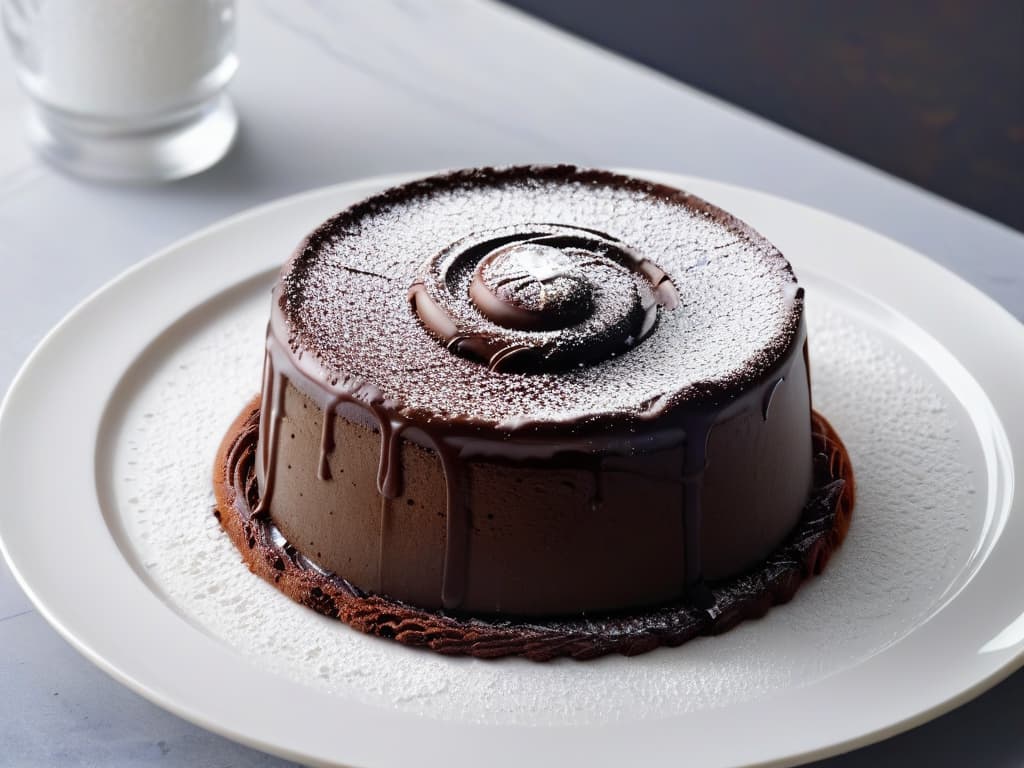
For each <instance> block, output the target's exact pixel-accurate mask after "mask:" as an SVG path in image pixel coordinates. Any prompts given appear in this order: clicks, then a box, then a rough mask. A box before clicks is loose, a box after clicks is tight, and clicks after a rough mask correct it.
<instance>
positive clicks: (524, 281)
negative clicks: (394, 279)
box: [409, 223, 679, 373]
mask: <svg viewBox="0 0 1024 768" xmlns="http://www.w3.org/2000/svg"><path fill="white" fill-rule="evenodd" d="M464 295H468V296H469V297H470V298H471V299H472V301H471V302H469V303H465V302H460V301H458V300H457V299H458V298H459V297H461V296H464ZM409 302H410V304H411V305H412V309H413V311H414V312H415V313H416V315H417V317H419V319H420V321H421V322H422V323H423V325H424V326H425V327H426V328H427V329H428V330H429V331H430V332H431V333H432V334H434V335H435V336H436V337H437V338H438V339H439V340H440V341H441V342H442V343H443V344H444V345H445V346H446V347H447V348H448V349H449V350H451V351H452V352H455V353H456V354H459V355H463V356H465V357H468V358H470V359H472V360H476V361H478V362H481V363H483V364H485V365H486V366H487V367H488V368H489V369H490V370H492V371H516V372H521V373H537V372H540V371H558V370H564V369H566V368H570V367H573V366H579V365H590V364H593V363H597V362H600V361H602V360H606V359H608V358H609V357H611V356H614V355H616V354H618V353H621V352H624V351H626V350H629V349H631V348H633V347H634V346H636V345H637V344H639V343H640V342H641V341H642V340H643V339H644V338H645V337H646V336H647V335H648V334H650V332H651V331H652V330H653V329H654V326H655V324H656V322H657V318H658V308H659V307H664V308H665V309H666V310H673V309H676V308H677V307H678V306H679V294H678V292H677V291H676V289H675V286H674V285H673V284H672V281H671V280H670V279H669V277H668V275H666V274H665V272H664V271H663V270H662V269H661V268H660V267H658V266H657V265H655V264H654V263H653V262H651V261H650V260H648V259H646V258H644V257H643V256H641V255H638V254H637V253H636V252H634V251H633V250H632V249H631V248H629V247H628V246H626V245H625V244H623V243H622V242H620V241H619V240H618V239H617V238H614V237H612V236H611V235H607V234H604V233H601V232H597V231H596V230H591V229H585V228H580V227H574V226H568V225H564V224H530V223H527V224H522V225H518V226H514V227H503V228H501V229H497V230H493V231H490V232H483V233H477V234H473V235H470V236H468V237H466V238H464V239H462V240H460V241H458V242H456V243H454V244H452V245H451V246H449V247H448V248H446V249H444V250H443V251H441V252H440V253H439V254H437V255H436V256H435V257H434V258H432V259H431V260H430V262H429V263H428V264H427V265H426V267H425V268H424V269H423V272H422V274H421V276H420V277H419V278H418V279H417V280H416V282H414V283H413V285H412V287H411V288H410V289H409Z"/></svg>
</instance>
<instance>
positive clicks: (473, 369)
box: [284, 168, 800, 424]
mask: <svg viewBox="0 0 1024 768" xmlns="http://www.w3.org/2000/svg"><path fill="white" fill-rule="evenodd" d="M702 206H706V204H704V203H703V202H702V201H699V200H696V199H694V198H686V197H685V196H684V195H682V194H681V193H677V194H676V196H675V197H672V196H670V194H668V193H667V192H666V191H665V190H664V189H663V188H662V189H660V190H658V189H657V188H655V187H653V186H652V185H650V184H647V183H644V182H635V181H632V182H631V181H628V180H625V179H624V178H623V177H614V176H611V175H606V174H600V173H597V172H576V171H568V170H566V169H565V168H563V169H561V170H558V169H547V170H544V169H540V170H538V169H534V170H533V171H532V172H531V173H524V172H523V169H511V170H508V171H488V172H484V171H477V172H475V173H473V174H469V173H463V174H456V175H452V176H448V177H437V178H435V179H432V180H427V181H421V182H417V183H414V184H412V185H409V186H408V187H405V188H400V190H398V191H397V192H393V193H391V196H390V197H389V196H388V194H387V193H385V195H384V196H383V197H380V198H376V199H375V200H372V201H370V202H368V203H364V204H362V205H360V206H357V207H356V208H354V209H352V212H351V213H347V214H342V215H341V216H339V217H338V218H337V219H335V220H333V221H332V222H329V223H328V224H326V225H325V226H324V227H323V228H321V229H320V230H319V231H318V232H317V233H315V234H314V236H313V237H312V238H311V240H310V243H309V245H308V246H307V247H306V248H305V249H304V250H303V251H302V252H301V253H300V254H299V255H298V256H297V258H296V260H295V263H294V267H293V269H292V271H291V272H290V274H287V275H286V276H285V291H284V296H285V310H286V313H287V315H288V317H289V319H290V320H291V323H292V325H293V329H294V330H295V334H294V336H293V342H294V343H295V344H296V345H297V347H298V348H299V349H302V350H303V351H304V353H305V352H306V351H309V352H312V353H313V354H315V355H316V356H317V357H318V358H319V360H320V363H321V364H322V365H323V366H324V367H325V368H326V369H327V370H331V371H336V372H339V373H341V374H349V375H355V376H357V377H359V378H361V379H365V380H367V381H372V382H375V383H377V384H378V385H379V386H380V387H381V388H382V389H383V390H384V392H385V394H386V395H387V396H388V397H390V398H393V399H394V400H397V401H398V402H400V403H402V404H403V405H404V406H406V407H407V408H409V409H412V410H416V411H419V412H424V413H427V414H431V415H437V416H440V417H469V418H472V419H474V420H477V421H486V422H491V423H495V424H497V423H503V422H504V423H507V422H511V421H516V420H519V419H523V418H531V419H533V420H540V421H543V420H552V421H559V420H568V419H574V418H579V417H583V416H587V415H592V414H599V413H637V412H639V411H640V410H641V409H642V404H643V403H648V402H653V401H655V400H658V399H659V398H661V399H662V400H664V399H665V398H666V397H667V398H670V399H671V398H685V397H687V396H688V394H689V393H691V392H694V391H695V390H703V389H707V388H708V387H713V386H715V385H725V386H728V385H732V384H737V383H740V384H742V383H749V382H751V381H754V380H756V378H757V377H758V376H759V375H761V374H763V373H764V371H765V370H766V369H767V368H769V367H770V366H771V365H772V364H773V363H775V362H776V361H777V360H778V359H779V357H780V356H781V354H782V353H783V352H784V351H785V349H786V347H787V344H788V343H789V342H790V341H791V340H792V338H793V335H794V333H795V332H796V325H797V322H798V320H799V316H800V302H799V299H798V298H796V296H795V279H794V277H793V274H792V272H791V270H790V268H789V265H788V263H787V262H786V260H785V259H784V258H783V257H782V256H781V254H779V253H778V251H776V250H775V249H774V248H773V247H772V246H771V245H770V244H769V243H767V242H766V241H765V240H764V239H763V238H760V237H759V236H757V235H756V234H755V233H753V232H751V231H750V230H748V229H746V228H744V227H743V225H741V224H739V223H738V222H735V221H734V220H731V219H729V218H728V217H727V216H726V215H725V214H721V212H717V211H716V210H714V209H710V208H706V207H702ZM530 222H550V223H551V224H556V225H557V224H564V225H571V226H574V227H581V228H588V229H592V230H597V231H600V232H604V233H607V234H608V235H610V236H612V237H614V238H617V239H618V240H620V241H621V242H622V243H623V244H624V245H625V246H626V247H628V248H630V249H632V250H634V251H635V252H636V253H637V254H638V255H640V256H641V257H644V258H647V259H649V260H651V261H652V262H654V263H655V264H657V265H658V266H659V267H660V268H661V269H663V270H664V271H665V272H666V273H667V274H668V276H669V277H670V278H671V280H672V282H673V283H674V285H675V286H676V289H677V291H678V293H679V297H680V300H681V304H680V306H679V307H678V308H676V309H674V310H669V309H664V308H663V309H661V310H659V313H660V319H659V325H658V327H657V328H656V329H655V332H654V333H653V334H651V335H650V336H649V337H648V338H647V339H646V340H644V341H643V342H641V343H640V344H638V345H636V347H635V348H633V349H631V350H629V351H628V352H626V353H624V354H621V355H617V356H616V357H614V358H612V359H609V360H607V361H605V362H602V363H600V364H597V365H593V366H590V367H587V368H584V369H580V370H574V371H569V372H562V373H559V374H533V375H523V374H512V373H493V372H490V371H488V370H487V368H486V367H485V366H481V365H480V364H479V363H477V362H475V361H471V360H466V359H462V358H460V357H458V356H456V355H454V354H452V353H451V352H450V351H448V350H447V349H445V348H444V347H443V346H442V345H441V344H439V343H438V340H437V339H436V338H434V337H433V336H432V335H431V334H430V333H428V332H427V331H426V329H425V328H424V327H423V326H422V325H421V324H420V322H419V320H418V319H417V318H416V316H415V314H414V313H413V312H412V311H411V308H410V305H409V302H408V299H407V291H408V289H409V286H410V285H412V284H413V282H414V281H415V280H416V279H417V276H418V274H419V273H420V272H421V270H422V269H423V267H424V265H425V264H426V263H427V262H428V261H429V260H430V259H432V258H433V257H435V256H436V255H437V254H438V253H440V252H442V251H443V250H444V249H446V248H447V247H449V246H450V245H452V244H453V243H456V242H458V241H460V240H462V239H463V238H466V237H467V236H469V235H472V234H474V233H480V232H485V231H489V230H495V229H498V228H501V227H505V226H521V225H524V224H527V223H530ZM454 299H455V301H457V302H461V304H460V306H459V307H458V310H459V313H460V314H461V313H463V312H465V313H472V312H475V310H473V309H472V307H471V306H470V305H469V301H470V300H469V298H468V297H466V296H456V297H454ZM559 333H570V334H571V331H560V332H559Z"/></svg>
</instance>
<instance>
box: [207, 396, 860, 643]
mask: <svg viewBox="0 0 1024 768" xmlns="http://www.w3.org/2000/svg"><path fill="white" fill-rule="evenodd" d="M259 416H260V408H259V398H258V397H257V398H255V399H253V400H252V401H251V402H250V403H249V404H248V405H247V406H246V407H245V408H244V409H243V410H242V412H241V414H239V416H238V418H237V419H235V421H234V423H233V424H232V425H231V427H230V429H229V430H228V432H227V434H226V435H225V437H224V440H223V442H222V443H221V446H220V450H219V451H218V453H217V458H216V462H215V464H214V491H215V495H216V507H215V509H214V515H215V516H216V517H217V519H218V520H219V521H220V524H221V526H222V527H223V528H224V530H225V531H226V532H227V534H228V536H229V537H230V538H231V540H232V541H233V542H234V544H235V546H236V547H237V548H238V550H239V552H241V554H242V559H243V560H244V562H245V563H246V564H247V565H248V567H249V570H250V571H252V572H253V573H255V574H257V575H259V576H260V577H262V578H263V579H265V580H266V581H268V582H270V583H272V584H274V585H275V586H276V587H277V588H278V589H280V590H281V591H282V592H284V593H285V594H286V595H288V596H289V597H290V598H292V599H293V600H296V601H298V602H299V603H302V604H303V605H306V606H308V607H310V608H312V609H313V610H315V611H318V612H319V613H322V614H324V615H326V616H330V617H332V618H337V619H340V620H341V621H344V622H345V623H346V624H348V625H349V626H351V627H353V628H354V629H357V630H359V631H361V632H365V633H367V634H372V635H378V636H380V637H386V638H392V639H394V640H397V641H398V642H401V643H405V644H406V645H412V646H420V647H425V648H429V649H431V650H433V651H437V652H438V653H443V654H449V655H467V656H476V657H479V658H497V657H501V656H523V657H526V658H528V659H532V660H533V661H548V660H550V659H553V658H556V657H558V656H569V657H571V658H574V659H580V660H582V659H591V658H596V657H598V656H603V655H605V654H609V653H620V654H623V655H625V656H635V655H637V654H640V653H646V652H647V651H651V650H654V649H655V648H657V647H659V646H663V645H664V646H677V645H681V644H682V643H685V642H686V641H687V640H690V639H692V638H694V637H697V636H699V635H715V634H719V633H721V632H725V631H726V630H728V629H731V628H732V627H734V626H736V625H737V624H739V623H740V622H741V621H743V620H745V619H753V618H759V617H761V616H763V615H764V614H765V613H766V612H767V611H768V609H769V608H771V607H772V606H773V605H778V604H781V603H785V602H788V601H789V600H790V599H791V598H792V597H793V595H794V594H795V593H796V591H797V589H799V587H800V584H801V583H802V582H803V581H804V579H806V578H807V577H809V576H811V575H813V574H817V573H820V572H821V571H822V569H823V568H824V567H825V565H826V563H827V562H828V560H829V557H830V556H831V555H832V553H833V552H834V551H835V550H836V548H837V547H839V545H840V544H841V543H842V541H843V539H844V537H845V536H846V532H847V530H848V529H849V526H850V520H851V517H852V514H853V506H854V498H855V484H854V477H853V469H852V467H851V465H850V460H849V456H848V454H847V452H846V449H845V447H844V446H843V444H842V441H841V440H840V439H839V435H838V434H837V433H836V432H835V430H834V429H833V428H832V426H831V425H830V424H829V423H828V421H827V420H826V419H825V418H824V417H823V416H821V415H820V414H818V413H813V414H812V431H813V439H814V456H815V479H814V488H813V490H812V492H811V495H810V498H809V499H808V501H807V504H806V506H805V508H804V511H803V514H802V515H801V517H800V521H799V523H798V524H797V527H796V529H795V530H794V531H793V533H792V534H791V535H790V537H789V538H788V539H787V540H786V542H784V543H783V545H782V546H780V547H779V548H778V549H777V550H776V551H775V552H774V553H772V554H771V555H770V556H769V557H768V558H767V559H766V560H765V562H764V563H762V564H761V566H760V567H758V568H757V569H755V570H752V571H750V572H748V573H745V574H742V575H740V576H737V577H734V578H731V579H728V580H725V581H721V582H714V583H710V584H708V587H709V589H710V593H711V598H712V600H711V602H710V603H709V604H710V605H711V607H710V608H701V607H697V606H695V605H693V604H692V603H689V602H686V601H683V600H680V601H677V602H673V603H670V604H665V605H660V606H656V607H651V608H646V609H638V610H636V611H632V612H628V613H616V614H612V615H605V616H584V617H566V618H545V619H514V618H510V619H500V620H491V619H484V618H474V617H466V616H458V615H447V614H445V613H443V612H440V611H429V610H424V609H422V608H417V607H415V606H412V605H407V604H405V603H402V602H399V601H397V600H392V599H390V598H387V597H384V596H380V595H373V594H367V593H364V592H362V591H361V590H360V589H358V588H357V587H355V586H354V585H352V584H350V583H349V582H347V581H346V580H345V579H343V578H340V577H339V576H336V575H334V574H332V573H328V572H326V571H323V570H321V569H320V568H318V567H317V566H316V564H315V563H314V562H312V561H311V560H309V559H308V558H307V557H305V556H304V555H303V554H302V553H301V552H299V551H298V550H296V548H295V547H293V546H292V545H291V544H289V543H288V542H287V541H285V540H284V538H283V536H282V535H281V533H280V532H279V531H278V530H277V529H276V528H275V527H274V525H273V523H272V522H271V521H270V519H269V518H268V517H267V516H265V515H254V513H253V510H254V509H255V508H256V505H257V503H258V501H259V491H258V488H257V484H256V477H255V455H256V453H255V451H256V442H257V436H258V431H259Z"/></svg>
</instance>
